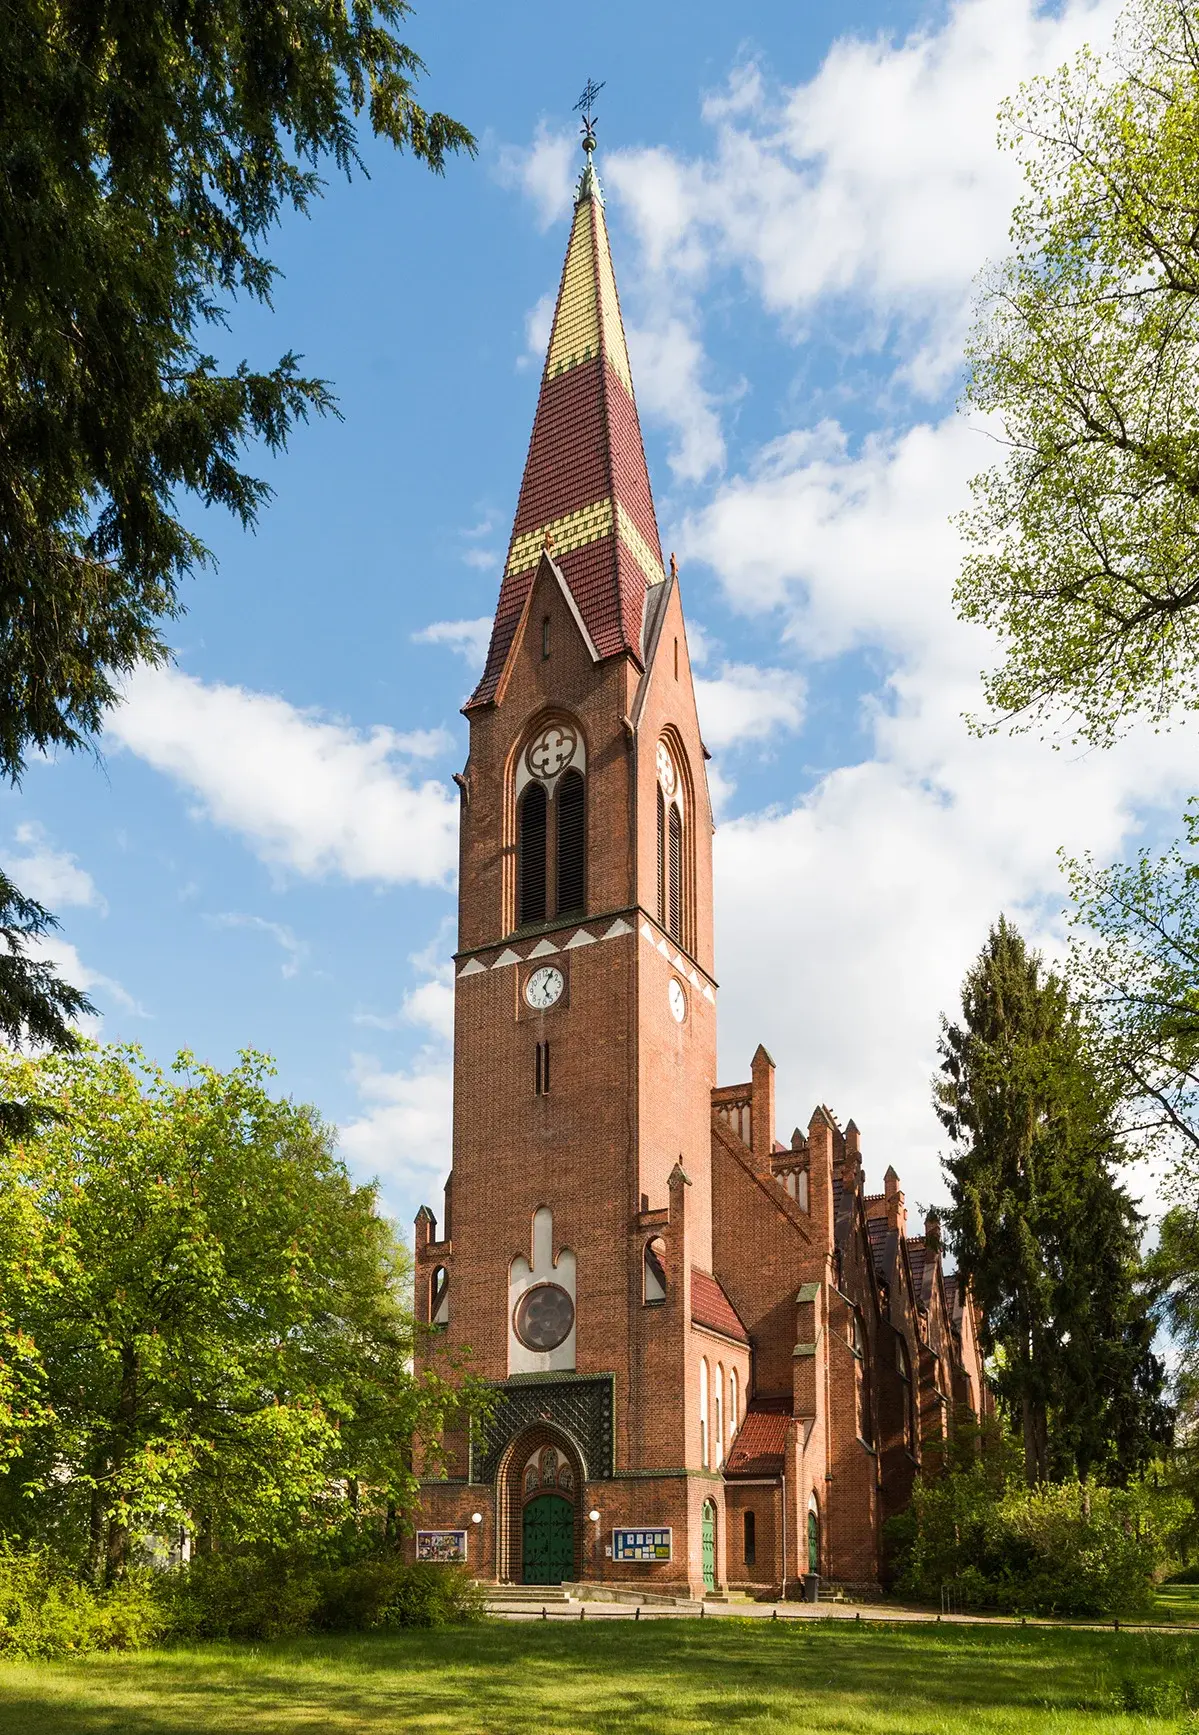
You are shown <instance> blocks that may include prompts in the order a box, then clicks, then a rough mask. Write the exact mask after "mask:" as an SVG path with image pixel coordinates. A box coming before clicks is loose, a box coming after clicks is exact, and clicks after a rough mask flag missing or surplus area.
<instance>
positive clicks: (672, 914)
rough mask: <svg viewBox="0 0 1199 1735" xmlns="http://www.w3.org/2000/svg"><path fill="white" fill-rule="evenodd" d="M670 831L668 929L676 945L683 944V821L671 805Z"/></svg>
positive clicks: (676, 809)
mask: <svg viewBox="0 0 1199 1735" xmlns="http://www.w3.org/2000/svg"><path fill="white" fill-rule="evenodd" d="M668 825H669V831H670V861H669V885H668V888H667V890H668V896H669V910H668V917H669V920H668V923H667V925H668V927H669V929H670V937H671V939H672V940H674V941H675V942H676V943H677V944H678V945H680V946H681V945H682V944H683V821H682V818H681V816H680V814H679V810H678V808H677V807H675V806H674V805H673V804H672V806H671V809H670V816H669V821H668Z"/></svg>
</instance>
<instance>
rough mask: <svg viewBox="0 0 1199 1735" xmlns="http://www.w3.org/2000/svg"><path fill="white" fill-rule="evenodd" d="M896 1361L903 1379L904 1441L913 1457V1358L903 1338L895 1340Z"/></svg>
mask: <svg viewBox="0 0 1199 1735" xmlns="http://www.w3.org/2000/svg"><path fill="white" fill-rule="evenodd" d="M895 1362H896V1367H897V1369H898V1371H899V1378H900V1381H901V1394H900V1395H901V1398H902V1402H903V1443H904V1447H905V1448H906V1450H907V1451H908V1452H910V1453H911V1455H912V1456H913V1457H915V1455H916V1412H915V1407H914V1404H913V1397H912V1360H911V1357H910V1356H909V1355H908V1346H907V1344H906V1343H905V1342H904V1340H903V1338H902V1337H900V1338H896V1340H895Z"/></svg>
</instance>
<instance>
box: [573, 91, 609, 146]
mask: <svg viewBox="0 0 1199 1735" xmlns="http://www.w3.org/2000/svg"><path fill="white" fill-rule="evenodd" d="M606 83H607V80H606V79H602V78H601V80H600V82H599V83H598V84H596V82H595V80H594V79H593V78H589V79H588V80H587V83H586V85H585V87H584V89H583V94H582V96H581V97H580V98H579V100H578V102H576V103H575V113H576V114H581V115H582V117H583V126H582V133H583V149H584V150H585V151H586V152H587V154H588V155H589V156H590V154H591V152H592V151H593V150H594V149H595V112H594V111H595V99H596V97H597V96H598V95H599V93H600V91H601V90H603V88H604V85H605V84H606Z"/></svg>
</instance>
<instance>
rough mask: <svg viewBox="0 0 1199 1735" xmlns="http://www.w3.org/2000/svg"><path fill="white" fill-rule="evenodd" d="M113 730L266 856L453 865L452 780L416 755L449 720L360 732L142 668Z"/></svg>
mask: <svg viewBox="0 0 1199 1735" xmlns="http://www.w3.org/2000/svg"><path fill="white" fill-rule="evenodd" d="M108 730H109V733H110V735H111V736H112V737H113V738H114V739H115V740H116V741H118V742H119V743H120V744H121V745H122V746H124V747H126V748H128V750H129V751H130V752H132V753H136V754H137V755H138V757H139V758H141V759H144V760H145V761H146V762H147V763H148V764H150V765H153V766H154V767H155V769H156V770H159V771H163V772H166V773H167V774H168V775H170V776H172V777H174V778H175V779H176V780H177V781H178V782H179V783H181V784H182V785H183V786H184V788H186V789H188V790H189V791H190V792H191V793H192V794H193V795H194V796H195V797H196V799H197V811H198V812H199V813H201V814H203V815H204V817H206V818H208V819H211V820H212V821H214V822H215V823H216V824H217V825H221V826H224V827H226V828H227V829H229V830H231V831H234V832H237V833H238V834H239V835H240V836H242V837H243V838H244V839H245V840H246V842H247V843H248V844H249V846H250V847H251V848H252V849H253V850H254V851H255V853H256V854H258V855H259V856H260V857H261V858H262V859H263V860H264V861H267V862H270V863H273V864H277V865H278V866H280V867H284V868H289V869H291V870H292V871H293V872H295V873H299V874H304V875H307V876H310V877H323V876H325V875H329V874H341V875H343V876H344V877H345V878H347V879H350V880H368V881H376V882H379V883H386V884H397V883H404V882H415V883H417V884H420V885H445V884H446V883H447V882H448V881H449V880H450V878H451V877H452V875H453V872H454V867H455V862H456V858H457V830H458V803H457V800H456V798H455V797H454V796H453V794H452V793H451V791H450V790H449V788H448V787H447V785H446V784H444V783H441V782H439V781H434V780H432V779H426V780H424V781H418V780H417V779H416V778H415V777H414V775H413V772H412V768H411V764H410V762H411V760H413V759H428V758H432V757H434V756H436V755H438V754H440V753H442V752H444V751H446V749H447V747H448V746H449V744H450V739H451V738H450V737H449V736H448V735H447V734H446V733H445V732H444V731H443V730H418V731H414V732H412V733H410V734H400V733H397V732H396V731H395V730H392V729H386V728H382V727H376V728H374V729H371V730H370V731H369V732H364V731H362V730H358V729H354V728H352V727H351V726H350V725H348V724H346V723H342V722H338V721H333V720H331V719H328V718H325V717H323V716H321V715H319V714H318V713H316V712H313V711H300V710H298V709H297V708H296V707H295V706H294V705H289V704H288V703H287V701H286V700H285V699H281V698H277V697H275V696H274V695H271V694H266V693H251V692H247V691H246V689H245V688H243V687H228V686H208V685H206V684H205V683H204V682H202V681H199V680H197V679H195V678H194V677H193V676H190V675H184V674H181V673H179V672H178V671H177V670H174V669H148V670H143V671H142V672H141V673H139V674H138V675H136V676H135V677H134V679H133V680H132V681H131V682H130V685H129V688H128V693H127V697H126V699H125V702H124V704H123V705H120V706H118V707H116V709H115V710H114V711H113V712H112V714H111V717H110V720H109V723H108Z"/></svg>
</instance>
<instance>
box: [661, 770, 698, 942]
mask: <svg viewBox="0 0 1199 1735" xmlns="http://www.w3.org/2000/svg"><path fill="white" fill-rule="evenodd" d="M656 762H657V772H658V811H657V817H658V921H659V923H660V924H661V926H662V927H663V928H665V930H666V932H667V933H668V934H669V935H670V937H671V939H672V940H673V941H674V942H675V944H676V945H678V946H684V947H686V948H687V949H688V950H690V949H691V945H692V935H691V929H692V911H691V872H690V845H691V839H690V837H689V835H688V815H687V801H686V777H685V774H684V766H683V762H682V752H681V749H680V748H679V746H678V744H677V742H674V741H667V740H665V739H663V740H661V741H659V742H658V748H657V761H656Z"/></svg>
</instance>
